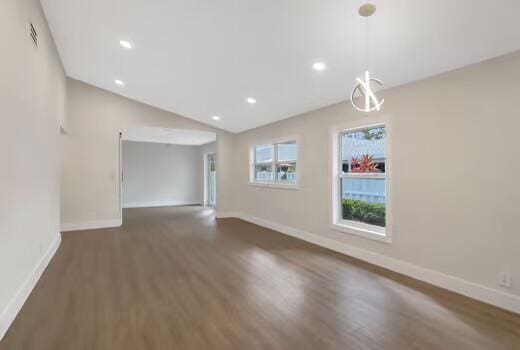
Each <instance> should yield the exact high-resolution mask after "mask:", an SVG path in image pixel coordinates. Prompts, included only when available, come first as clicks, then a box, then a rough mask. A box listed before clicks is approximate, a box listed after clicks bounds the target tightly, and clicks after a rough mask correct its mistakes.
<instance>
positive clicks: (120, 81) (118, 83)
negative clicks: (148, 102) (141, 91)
mask: <svg viewBox="0 0 520 350" xmlns="http://www.w3.org/2000/svg"><path fill="white" fill-rule="evenodd" d="M114 83H116V84H117V85H119V86H124V85H125V82H124V81H122V80H119V79H116V80H114Z"/></svg>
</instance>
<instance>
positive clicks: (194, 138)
mask: <svg viewBox="0 0 520 350" xmlns="http://www.w3.org/2000/svg"><path fill="white" fill-rule="evenodd" d="M122 138H123V140H127V141H139V142H155V143H170V144H174V145H190V146H200V145H204V144H206V143H209V142H213V141H215V140H216V139H217V135H216V134H215V133H213V132H209V131H198V130H182V129H165V128H154V127H148V126H136V127H131V128H128V129H127V130H125V131H123V137H122Z"/></svg>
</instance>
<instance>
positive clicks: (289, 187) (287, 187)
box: [249, 181, 301, 191]
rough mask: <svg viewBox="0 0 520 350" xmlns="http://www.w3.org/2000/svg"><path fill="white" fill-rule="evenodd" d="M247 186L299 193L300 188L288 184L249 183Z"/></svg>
mask: <svg viewBox="0 0 520 350" xmlns="http://www.w3.org/2000/svg"><path fill="white" fill-rule="evenodd" d="M249 186H256V187H268V188H276V189H280V190H292V191H299V190H301V188H300V187H299V186H298V185H290V184H283V183H274V182H251V181H250V182H249Z"/></svg>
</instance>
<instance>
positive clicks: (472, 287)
mask: <svg viewBox="0 0 520 350" xmlns="http://www.w3.org/2000/svg"><path fill="white" fill-rule="evenodd" d="M226 214H228V215H229V216H225V217H237V218H239V219H242V220H244V221H248V222H251V223H253V224H256V225H259V226H263V227H266V228H269V229H271V230H274V231H278V232H281V233H284V234H286V235H289V236H292V237H296V238H299V239H302V240H304V241H307V242H310V243H313V244H316V245H319V246H322V247H324V248H328V249H330V250H333V251H336V252H338V253H342V254H346V255H349V256H351V257H354V258H357V259H359V260H363V261H366V262H368V263H371V264H374V265H377V266H380V267H383V268H386V269H388V270H392V271H394V272H398V273H400V274H403V275H406V276H409V277H412V278H415V279H417V280H420V281H423V282H427V283H429V284H432V285H435V286H437V287H441V288H444V289H447V290H450V291H452V292H455V293H459V294H462V295H465V296H467V297H469V298H472V299H476V300H479V301H482V302H484V303H487V304H491V305H494V306H497V307H500V308H502V309H506V310H509V311H512V312H515V313H519V314H520V296H517V295H514V294H508V293H505V292H503V291H500V290H496V289H492V288H489V287H487V286H484V285H481V284H477V283H474V282H470V281H466V280H464V279H462V278H459V277H455V276H451V275H447V274H445V273H442V272H439V271H435V270H431V269H428V268H425V267H421V266H418V265H415V264H412V263H409V262H406V261H403V260H398V259H395V258H391V257H388V256H385V255H382V254H378V253H374V252H371V251H368V250H365V249H361V248H358V247H354V246H352V245H349V244H346V243H343V242H339V241H336V240H333V239H330V238H327V237H323V236H320V235H316V234H314V233H309V232H305V231H303V230H299V229H296V228H292V227H289V226H285V225H281V224H278V223H275V222H272V221H268V220H264V219H260V218H257V217H254V216H251V215H248V214H244V213H231V212H230V213H226ZM231 214H234V215H231Z"/></svg>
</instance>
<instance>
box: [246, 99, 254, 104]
mask: <svg viewBox="0 0 520 350" xmlns="http://www.w3.org/2000/svg"><path fill="white" fill-rule="evenodd" d="M246 101H247V103H249V104H250V105H254V104H255V103H256V99H254V98H253V97H248V98H247V100H246Z"/></svg>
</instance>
